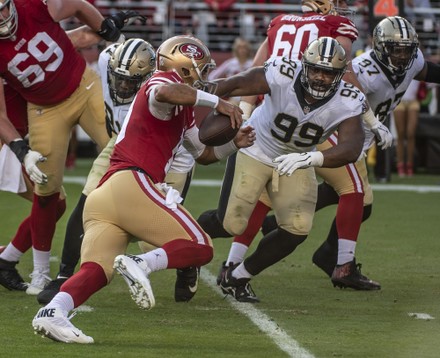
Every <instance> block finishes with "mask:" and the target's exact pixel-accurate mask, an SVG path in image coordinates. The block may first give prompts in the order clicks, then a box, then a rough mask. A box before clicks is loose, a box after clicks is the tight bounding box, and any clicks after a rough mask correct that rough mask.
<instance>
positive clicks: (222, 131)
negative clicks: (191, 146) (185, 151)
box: [199, 110, 239, 146]
mask: <svg viewBox="0 0 440 358" xmlns="http://www.w3.org/2000/svg"><path fill="white" fill-rule="evenodd" d="M238 130H239V128H238V127H237V128H232V127H231V118H229V116H227V115H225V114H221V113H218V112H216V111H215V110H214V111H212V112H210V113H209V114H208V115H207V116H206V117H205V118H204V119H203V120H202V122H201V123H200V126H199V139H200V141H201V142H202V143H203V144H205V145H209V146H217V145H223V144H226V143H227V142H229V141H230V140H232V139H234V137H235V135H236V134H237V132H238Z"/></svg>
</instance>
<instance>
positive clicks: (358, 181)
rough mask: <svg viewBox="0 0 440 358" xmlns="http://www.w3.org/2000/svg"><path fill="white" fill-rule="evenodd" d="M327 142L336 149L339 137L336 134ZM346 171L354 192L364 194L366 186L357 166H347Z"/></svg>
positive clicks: (351, 164) (352, 164)
mask: <svg viewBox="0 0 440 358" xmlns="http://www.w3.org/2000/svg"><path fill="white" fill-rule="evenodd" d="M327 140H328V141H329V143H331V145H332V146H333V147H334V146H336V145H337V144H338V135H337V134H336V133H334V134H332V135H331V136H330V137H329V138H328V139H327ZM345 169H346V170H347V172H348V175H349V176H350V178H351V181H352V183H353V188H354V191H355V192H356V193H363V192H364V185H363V183H362V178H361V176H360V175H359V172H358V170H357V168H356V165H355V164H354V163H350V164H347V165H346V166H345Z"/></svg>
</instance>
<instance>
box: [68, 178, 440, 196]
mask: <svg viewBox="0 0 440 358" xmlns="http://www.w3.org/2000/svg"><path fill="white" fill-rule="evenodd" d="M64 182H65V183H69V184H82V185H84V184H85V183H86V177H74V176H65V177H64ZM221 184H222V181H221V180H210V179H204V180H200V179H194V180H193V181H192V182H191V185H194V186H205V187H220V186H221ZM371 187H372V188H373V190H377V191H415V192H418V193H440V185H405V184H372V185H371Z"/></svg>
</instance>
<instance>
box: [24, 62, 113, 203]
mask: <svg viewBox="0 0 440 358" xmlns="http://www.w3.org/2000/svg"><path fill="white" fill-rule="evenodd" d="M28 117H29V141H30V147H31V148H32V149H33V150H35V151H37V152H40V153H41V154H42V155H43V156H45V157H47V161H45V162H42V163H39V164H38V167H39V168H40V169H41V171H42V172H43V173H45V174H46V175H47V177H48V183H47V184H45V185H36V186H35V192H36V193H37V194H38V195H40V196H49V195H51V194H53V193H56V192H58V191H60V188H61V184H62V181H63V173H64V165H65V160H66V156H67V149H68V146H69V140H70V133H71V130H72V128H73V127H74V126H75V125H77V124H79V125H80V126H81V127H82V128H83V129H84V131H85V132H86V133H87V134H88V135H89V136H90V137H91V138H92V139H93V140H94V141H95V142H96V143H97V144H98V146H99V148H100V149H101V148H104V147H105V145H106V144H107V142H108V140H109V139H110V138H109V137H108V134H107V131H106V129H105V112H104V99H103V96H102V88H101V80H100V78H99V76H98V74H97V73H96V72H94V71H93V70H91V69H89V68H86V70H85V72H84V74H83V78H82V81H81V83H80V86H79V87H78V88H77V89H76V91H75V92H73V94H72V95H71V96H70V97H69V98H67V99H65V100H64V101H63V102H61V103H59V104H56V105H50V106H39V105H35V104H32V103H29V104H28Z"/></svg>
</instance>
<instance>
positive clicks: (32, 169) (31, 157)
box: [23, 150, 47, 185]
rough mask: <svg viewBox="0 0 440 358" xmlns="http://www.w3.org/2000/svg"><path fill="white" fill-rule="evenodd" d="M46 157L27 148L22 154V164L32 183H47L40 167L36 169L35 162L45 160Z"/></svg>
mask: <svg viewBox="0 0 440 358" xmlns="http://www.w3.org/2000/svg"><path fill="white" fill-rule="evenodd" d="M46 160H47V158H46V157H43V155H41V154H40V153H38V152H36V151H33V150H29V151H28V152H27V154H26V155H25V156H24V159H23V165H24V168H25V169H26V173H28V175H29V177H30V178H31V180H32V181H33V182H34V183H37V184H40V185H44V184H46V183H47V175H46V174H44V173H43V172H42V171H41V170H40V169H38V167H37V164H38V163H40V162H45V161H46Z"/></svg>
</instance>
